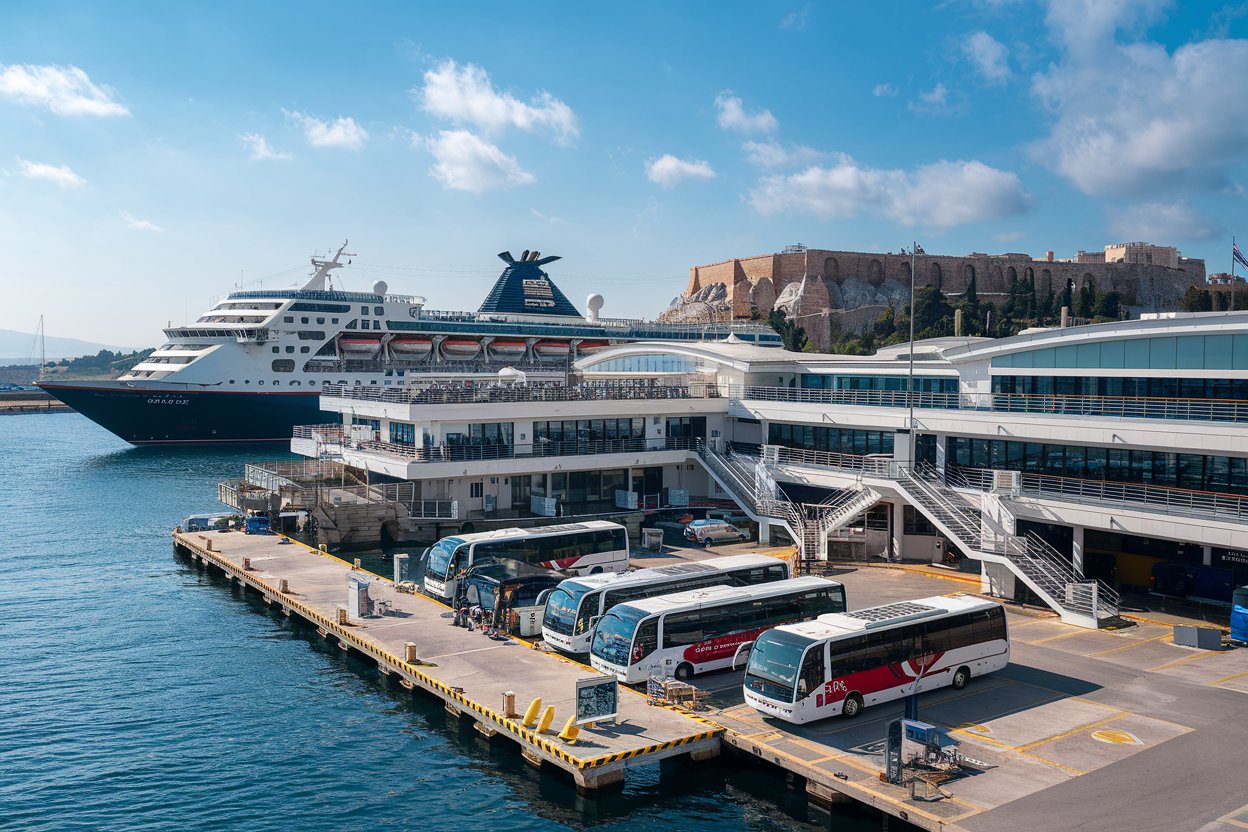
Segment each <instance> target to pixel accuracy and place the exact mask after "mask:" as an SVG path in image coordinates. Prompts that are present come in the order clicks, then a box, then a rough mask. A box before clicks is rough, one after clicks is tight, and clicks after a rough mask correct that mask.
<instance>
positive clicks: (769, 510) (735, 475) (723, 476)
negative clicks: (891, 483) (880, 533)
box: [697, 443, 880, 568]
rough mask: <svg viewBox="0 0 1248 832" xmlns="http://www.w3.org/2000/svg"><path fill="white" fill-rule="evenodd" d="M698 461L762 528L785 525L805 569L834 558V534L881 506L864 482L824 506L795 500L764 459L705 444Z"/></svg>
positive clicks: (878, 497) (877, 496)
mask: <svg viewBox="0 0 1248 832" xmlns="http://www.w3.org/2000/svg"><path fill="white" fill-rule="evenodd" d="M697 451H698V457H699V459H701V460H702V464H703V465H704V466H705V467H706V470H707V471H708V472H709V473H710V475H711V476H712V477H713V478H714V479H715V481H716V482H717V483H719V485H720V487H721V488H723V489H724V490H725V491H727V492H728V493H729V494H731V495H732V496H733V498H734V499H735V500H736V501H737V502H738V503H739V504H740V505H741V507H742V508H743V509H744V510H745V513H746V514H747V515H748V516H749V517H750V519H751V520H753V521H754V522H756V523H759V524H760V525H761V524H763V523H768V522H772V523H779V524H780V525H781V526H782V527H783V528H784V529H785V531H786V532H788V534H789V536H790V537H792V538H793V540H794V541H795V542H796V543H797V546H798V560H799V568H800V567H801V565H802V564H803V563H810V562H812V561H826V560H827V559H828V535H829V534H830V533H832V532H833V531H835V530H836V529H839V528H841V527H843V526H845V525H846V524H847V523H849V522H850V521H851V520H853V519H854V518H855V517H857V516H858V515H860V514H862V512H864V511H866V510H867V509H869V508H870V507H871V506H873V505H875V503H877V502H878V501H879V499H880V495H879V492H877V491H874V490H872V489H870V488H867V487H865V486H863V485H861V483H860V484H859V485H858V487H857V488H855V489H851V490H848V491H843V492H839V493H837V494H835V495H833V496H832V497H830V498H828V499H827V500H825V501H824V502H822V503H818V504H810V503H798V502H794V501H793V500H790V499H789V498H788V495H786V494H785V493H784V490H783V489H781V488H780V487H779V486H778V485H777V484H776V482H775V480H774V479H773V478H772V476H771V472H770V470H769V468H768V466H767V465H765V464H763V462H762V460H761V459H760V458H759V457H757V456H754V455H751V454H744V453H736V452H734V451H732V450H731V449H728V450H725V451H722V452H721V451H719V450H716V449H712V448H711V447H710V446H708V445H707V444H705V443H699V445H698V448H697Z"/></svg>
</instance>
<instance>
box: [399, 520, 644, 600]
mask: <svg viewBox="0 0 1248 832" xmlns="http://www.w3.org/2000/svg"><path fill="white" fill-rule="evenodd" d="M499 560H516V561H520V562H521V563H527V564H529V565H530V566H541V567H544V568H546V569H555V570H558V571H560V572H566V573H567V574H569V575H597V574H598V573H600V572H622V571H623V570H625V569H627V568H628V531H627V530H626V529H625V528H624V527H623V526H621V525H619V524H618V523H608V522H607V521H605V520H588V521H586V522H584V523H565V524H562V525H558V526H541V527H538V528H532V529H498V530H496V531H492V532H477V533H475V534H461V535H457V536H455V537H444V538H442V539H441V540H439V541H438V542H437V543H435V544H433V547H432V548H431V549H430V550H429V556H428V560H427V561H426V563H425V580H424V587H425V592H426V593H427V594H429V595H433V596H435V597H438V598H443V599H449V598H454V597H455V579H456V576H457V575H459V573H460V571H461V570H463V569H467V568H468V567H469V566H472V565H473V564H474V563H482V562H484V561H499Z"/></svg>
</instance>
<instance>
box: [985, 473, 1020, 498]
mask: <svg viewBox="0 0 1248 832" xmlns="http://www.w3.org/2000/svg"><path fill="white" fill-rule="evenodd" d="M1022 487H1023V475H1022V473H1021V472H1019V471H993V472H992V491H993V493H994V494H1006V495H1009V496H1012V497H1017V496H1018V494H1019V492H1020V491H1021V490H1022Z"/></svg>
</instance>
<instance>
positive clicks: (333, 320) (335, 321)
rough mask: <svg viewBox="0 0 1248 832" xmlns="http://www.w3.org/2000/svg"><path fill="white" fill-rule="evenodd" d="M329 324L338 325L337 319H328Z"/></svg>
mask: <svg viewBox="0 0 1248 832" xmlns="http://www.w3.org/2000/svg"><path fill="white" fill-rule="evenodd" d="M329 322H330V323H331V324H336V323H338V319H337V318H330V319H329Z"/></svg>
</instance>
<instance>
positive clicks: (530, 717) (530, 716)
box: [520, 696, 542, 728]
mask: <svg viewBox="0 0 1248 832" xmlns="http://www.w3.org/2000/svg"><path fill="white" fill-rule="evenodd" d="M541 712H542V697H540V696H539V697H537V698H536V699H534V700H533V701H532V702H530V703H529V708H528V710H527V711H525V712H524V719H522V720H520V724H521V725H523V726H524V727H525V728H532V727H533V724H534V723H536V722H537V715H538V714H540V713H541Z"/></svg>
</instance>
